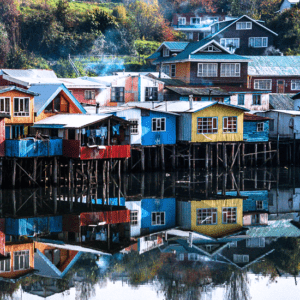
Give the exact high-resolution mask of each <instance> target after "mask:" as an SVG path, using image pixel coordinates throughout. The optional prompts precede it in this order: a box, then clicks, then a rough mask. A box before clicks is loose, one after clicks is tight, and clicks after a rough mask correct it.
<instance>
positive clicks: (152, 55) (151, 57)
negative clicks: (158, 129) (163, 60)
mask: <svg viewBox="0 0 300 300" xmlns="http://www.w3.org/2000/svg"><path fill="white" fill-rule="evenodd" d="M159 57H160V52H158V51H157V52H154V53H152V54H151V55H150V56H148V57H147V58H146V59H157V58H159Z"/></svg>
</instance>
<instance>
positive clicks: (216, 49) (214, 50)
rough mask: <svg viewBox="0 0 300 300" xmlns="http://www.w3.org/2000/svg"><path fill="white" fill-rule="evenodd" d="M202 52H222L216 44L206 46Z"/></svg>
mask: <svg viewBox="0 0 300 300" xmlns="http://www.w3.org/2000/svg"><path fill="white" fill-rule="evenodd" d="M202 52H222V51H221V50H220V49H219V48H217V47H215V46H214V45H209V46H208V47H206V48H204V49H203V50H202Z"/></svg>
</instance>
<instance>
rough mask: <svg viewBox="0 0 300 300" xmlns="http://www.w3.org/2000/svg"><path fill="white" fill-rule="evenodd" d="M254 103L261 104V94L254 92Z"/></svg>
mask: <svg viewBox="0 0 300 300" xmlns="http://www.w3.org/2000/svg"><path fill="white" fill-rule="evenodd" d="M252 105H261V94H252Z"/></svg>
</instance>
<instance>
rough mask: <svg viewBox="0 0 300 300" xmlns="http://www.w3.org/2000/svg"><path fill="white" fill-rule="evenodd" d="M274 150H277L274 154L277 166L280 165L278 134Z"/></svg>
mask: <svg viewBox="0 0 300 300" xmlns="http://www.w3.org/2000/svg"><path fill="white" fill-rule="evenodd" d="M276 150H277V153H276V154H277V155H276V163H277V166H278V167H279V166H280V159H279V135H278V136H277V142H276Z"/></svg>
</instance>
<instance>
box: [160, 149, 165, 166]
mask: <svg viewBox="0 0 300 300" xmlns="http://www.w3.org/2000/svg"><path fill="white" fill-rule="evenodd" d="M160 151H161V169H162V171H165V169H166V166H165V148H164V145H163V144H162V145H161V148H160Z"/></svg>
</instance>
